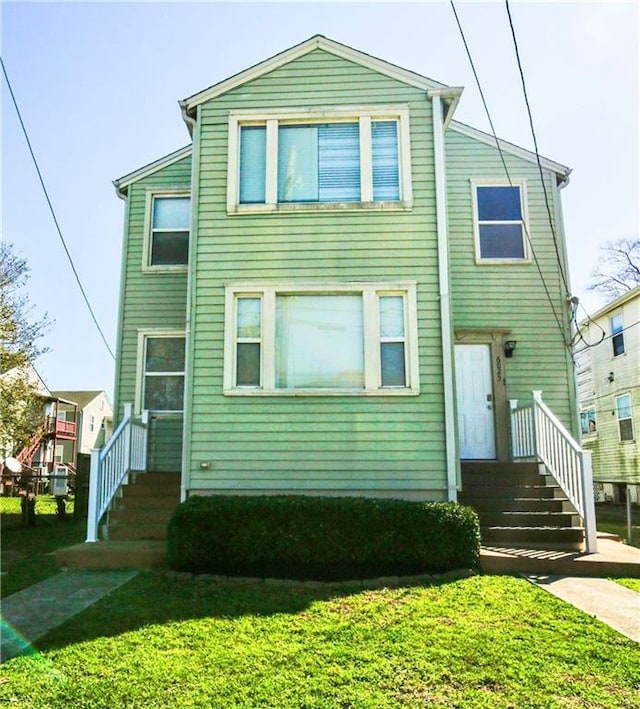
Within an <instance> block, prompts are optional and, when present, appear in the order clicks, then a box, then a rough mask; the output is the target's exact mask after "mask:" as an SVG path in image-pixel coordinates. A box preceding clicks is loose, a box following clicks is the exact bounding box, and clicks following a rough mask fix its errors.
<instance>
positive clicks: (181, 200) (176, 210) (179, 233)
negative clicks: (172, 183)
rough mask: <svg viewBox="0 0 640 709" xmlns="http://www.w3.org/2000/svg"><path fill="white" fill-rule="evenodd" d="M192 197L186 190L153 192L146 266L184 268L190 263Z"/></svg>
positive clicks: (148, 214)
mask: <svg viewBox="0 0 640 709" xmlns="http://www.w3.org/2000/svg"><path fill="white" fill-rule="evenodd" d="M190 223H191V198H190V197H189V195H188V194H186V193H177V194H173V193H172V194H165V193H149V194H148V201H147V224H148V226H147V238H146V242H147V244H146V249H145V259H146V261H145V268H146V269H149V270H184V269H185V268H186V266H187V265H188V263H189V233H190Z"/></svg>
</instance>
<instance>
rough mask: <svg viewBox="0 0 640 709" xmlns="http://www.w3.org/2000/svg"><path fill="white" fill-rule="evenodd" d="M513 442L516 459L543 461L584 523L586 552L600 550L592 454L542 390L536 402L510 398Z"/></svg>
mask: <svg viewBox="0 0 640 709" xmlns="http://www.w3.org/2000/svg"><path fill="white" fill-rule="evenodd" d="M511 445H512V453H513V458H514V460H523V459H528V460H535V461H538V462H540V463H544V465H545V467H546V468H547V470H548V471H549V473H550V474H551V475H552V476H553V478H554V480H555V481H556V483H557V484H558V485H559V486H560V488H561V489H562V491H563V492H564V494H565V495H566V496H567V498H568V499H569V501H570V502H571V504H572V505H573V506H574V508H575V510H576V511H577V513H578V514H579V515H580V516H581V517H582V520H583V523H584V535H585V547H586V551H587V552H588V553H590V554H593V553H595V552H596V551H597V535H596V513H595V499H594V495H593V474H592V470H591V453H589V452H588V451H585V450H583V449H582V448H581V447H580V445H579V444H578V443H577V442H576V441H575V440H574V439H573V437H572V436H571V434H570V433H569V432H568V431H567V429H566V428H565V427H564V426H563V425H562V423H561V422H560V420H559V419H558V418H557V417H556V416H555V414H554V413H553V412H552V411H551V409H549V407H548V406H547V405H546V404H545V403H544V402H543V401H542V392H541V391H534V392H533V401H532V402H530V403H527V404H524V405H522V406H518V402H517V400H515V399H512V401H511Z"/></svg>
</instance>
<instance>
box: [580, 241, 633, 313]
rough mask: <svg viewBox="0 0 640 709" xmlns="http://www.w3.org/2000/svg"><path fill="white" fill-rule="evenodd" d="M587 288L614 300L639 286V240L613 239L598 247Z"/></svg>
mask: <svg viewBox="0 0 640 709" xmlns="http://www.w3.org/2000/svg"><path fill="white" fill-rule="evenodd" d="M600 254H601V256H600V261H599V263H598V265H597V266H596V268H594V270H593V271H592V272H591V282H590V284H589V290H592V291H595V292H596V293H598V294H600V295H603V296H605V298H606V299H607V300H614V299H615V298H618V297H619V296H621V295H624V294H625V293H628V292H629V291H630V290H632V289H633V288H635V287H636V286H640V240H639V239H615V240H613V241H607V242H606V244H603V245H602V246H601V247H600Z"/></svg>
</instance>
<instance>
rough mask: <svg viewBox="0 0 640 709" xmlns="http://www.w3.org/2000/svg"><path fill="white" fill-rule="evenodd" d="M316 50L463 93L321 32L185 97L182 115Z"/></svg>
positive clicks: (419, 85)
mask: <svg viewBox="0 0 640 709" xmlns="http://www.w3.org/2000/svg"><path fill="white" fill-rule="evenodd" d="M316 49H322V50H324V51H325V52H328V53H329V54H334V55H335V56H337V57H341V58H342V59H347V60H348V61H352V62H355V63H356V64H360V65H362V66H365V67H367V68H369V69H373V70H374V71H377V72H379V73H380V74H385V75H386V76H390V77H391V78H393V79H397V80H398V81H402V82H404V83H405V84H409V85H411V86H416V87H417V88H419V89H424V90H425V91H428V90H429V89H454V90H455V89H457V91H458V92H462V89H461V88H458V87H450V86H447V85H446V84H441V83H440V82H439V81H434V80H433V79H428V78H427V77H426V76H422V75H420V74H416V73H415V72H413V71H409V70H408V69H403V68H402V67H399V66H396V65H395V64H391V63H390V62H386V61H384V60H383V59H378V58H377V57H373V56H371V55H370V54H366V53H365V52H361V51H359V50H357V49H353V48H352V47H348V46H347V45H346V44H340V42H336V41H334V40H332V39H328V38H327V37H324V36H323V35H321V34H317V35H314V36H313V37H310V38H309V39H307V40H306V41H304V42H301V43H300V44H296V45H295V46H293V47H290V48H289V49H285V51H284V52H280V53H279V54H276V55H274V56H273V57H270V58H269V59H265V60H264V61H262V62H260V63H259V64H255V65H254V66H252V67H249V68H248V69H245V70H244V71H241V72H240V73H238V74H234V75H233V76H231V77H229V78H228V79H225V80H224V81H221V82H219V83H218V84H214V85H213V86H210V87H209V88H208V89H204V90H203V91H199V92H198V93H196V94H193V96H189V97H188V98H185V99H184V100H182V101H180V102H179V103H180V106H181V108H182V111H183V114H184V115H185V116H190V117H192V118H193V116H194V109H195V108H196V106H199V105H200V104H201V103H204V102H205V101H209V100H210V99H212V98H215V97H216V96H220V95H222V94H224V93H226V92H227V91H231V90H232V89H235V88H237V87H238V86H242V85H243V84H246V83H247V82H249V81H253V80H254V79H257V78H258V77H260V76H263V75H264V74H267V73H268V72H270V71H273V70H274V69H278V68H279V67H281V66H284V65H285V64H288V63H289V62H292V61H294V60H295V59H299V58H300V57H303V56H304V55H305V54H308V53H309V52H313V51H314V50H316Z"/></svg>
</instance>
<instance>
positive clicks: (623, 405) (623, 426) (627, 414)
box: [616, 394, 633, 441]
mask: <svg viewBox="0 0 640 709" xmlns="http://www.w3.org/2000/svg"><path fill="white" fill-rule="evenodd" d="M616 415H617V417H618V433H619V435H620V440H621V441H633V417H632V416H631V394H622V396H616Z"/></svg>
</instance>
